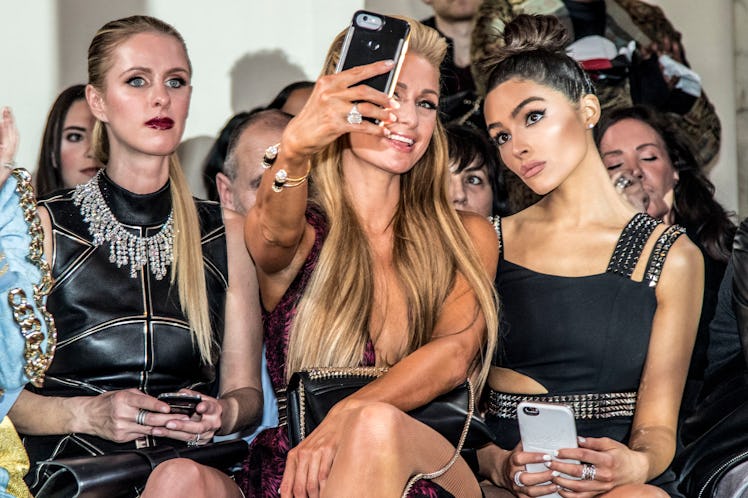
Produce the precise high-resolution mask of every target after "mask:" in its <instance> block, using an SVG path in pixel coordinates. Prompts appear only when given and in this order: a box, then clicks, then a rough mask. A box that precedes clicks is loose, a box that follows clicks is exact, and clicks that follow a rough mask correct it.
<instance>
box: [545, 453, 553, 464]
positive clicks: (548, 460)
mask: <svg viewBox="0 0 748 498" xmlns="http://www.w3.org/2000/svg"><path fill="white" fill-rule="evenodd" d="M543 460H545V461H546V462H550V461H551V460H553V455H548V454H545V455H543Z"/></svg>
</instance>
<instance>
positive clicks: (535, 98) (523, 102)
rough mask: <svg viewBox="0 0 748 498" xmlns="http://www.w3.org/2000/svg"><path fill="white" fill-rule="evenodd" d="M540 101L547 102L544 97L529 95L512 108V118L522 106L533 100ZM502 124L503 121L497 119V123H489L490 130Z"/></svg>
mask: <svg viewBox="0 0 748 498" xmlns="http://www.w3.org/2000/svg"><path fill="white" fill-rule="evenodd" d="M538 101H542V102H545V99H544V98H543V97H527V98H526V99H525V100H523V101H522V102H520V103H519V104H517V106H516V107H515V108H514V109H513V110H512V112H511V116H512V119H514V118H516V117H517V114H519V113H520V111H521V110H522V108H523V107H525V106H526V105H527V104H531V103H532V102H538ZM501 126H502V124H501V121H497V122H495V123H491V124H490V125H488V130H489V131H490V130H492V129H494V128H499V127H501Z"/></svg>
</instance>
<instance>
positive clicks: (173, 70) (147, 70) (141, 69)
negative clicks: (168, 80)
mask: <svg viewBox="0 0 748 498" xmlns="http://www.w3.org/2000/svg"><path fill="white" fill-rule="evenodd" d="M133 71H136V72H141V73H147V74H153V70H151V69H150V68H148V67H143V66H134V67H130V68H127V69H125V70H124V71H122V74H120V76H124V75H125V74H127V73H130V72H133ZM172 73H185V74H190V72H189V71H188V70H187V69H185V68H183V67H173V68H171V69H169V70H167V71H166V74H172Z"/></svg>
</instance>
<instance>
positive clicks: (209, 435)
mask: <svg viewBox="0 0 748 498" xmlns="http://www.w3.org/2000/svg"><path fill="white" fill-rule="evenodd" d="M179 392H180V393H186V394H197V395H199V396H200V397H201V398H202V401H200V403H198V405H197V407H196V409H195V414H194V415H192V417H190V418H189V420H183V419H181V418H175V419H174V420H170V421H168V422H167V423H166V425H165V426H164V427H154V429H153V435H154V436H157V437H168V438H171V439H178V440H180V441H187V442H191V443H193V444H198V443H199V444H208V443H209V442H210V441H211V440H212V439H213V436H214V435H215V434H216V432H217V431H218V429H220V428H221V413H222V412H223V406H222V405H221V402H220V401H218V400H217V399H216V398H211V397H210V396H206V395H205V394H202V393H198V392H196V391H191V390H189V389H180V390H179Z"/></svg>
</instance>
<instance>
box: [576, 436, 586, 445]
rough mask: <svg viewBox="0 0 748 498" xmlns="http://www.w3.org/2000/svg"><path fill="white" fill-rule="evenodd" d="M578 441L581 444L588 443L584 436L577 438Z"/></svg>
mask: <svg viewBox="0 0 748 498" xmlns="http://www.w3.org/2000/svg"><path fill="white" fill-rule="evenodd" d="M577 441H579V442H580V443H586V442H587V439H585V438H583V437H582V436H577Z"/></svg>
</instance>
